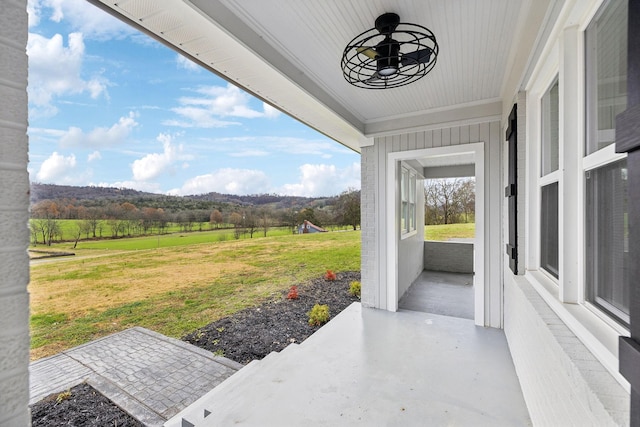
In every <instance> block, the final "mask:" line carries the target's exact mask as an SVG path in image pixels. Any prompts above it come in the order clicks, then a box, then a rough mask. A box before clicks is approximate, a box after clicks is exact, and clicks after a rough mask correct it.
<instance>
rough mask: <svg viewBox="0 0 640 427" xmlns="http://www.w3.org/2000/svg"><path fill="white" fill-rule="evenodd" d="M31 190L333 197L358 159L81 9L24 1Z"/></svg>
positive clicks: (74, 3) (61, 2) (356, 180)
mask: <svg viewBox="0 0 640 427" xmlns="http://www.w3.org/2000/svg"><path fill="white" fill-rule="evenodd" d="M28 7H29V42H28V46H27V53H28V55H29V87H28V91H29V144H30V145H29V158H30V164H29V172H30V175H31V180H32V181H35V182H41V183H53V184H65V185H99V186H113V187H126V188H134V189H137V190H142V191H151V192H155V193H169V194H177V195H187V194H201V193H207V192H210V191H217V192H220V193H231V194H258V193H278V194H287V195H300V196H331V195H335V194H339V193H340V192H342V191H344V190H346V189H348V188H359V186H360V157H359V155H358V154H357V153H355V152H353V151H351V150H350V149H348V148H345V147H343V146H342V145H340V144H339V143H337V142H335V141H333V140H331V139H329V138H327V137H325V136H323V135H321V134H320V133H318V132H316V131H315V130H313V129H311V128H309V127H307V126H305V125H303V124H301V123H299V122H297V121H296V120H294V119H292V118H290V117H288V116H287V115H285V114H282V113H280V112H278V111H277V110H275V109H273V108H272V107H270V106H268V105H265V104H264V103H263V102H262V101H260V100H258V99H255V98H253V97H252V96H250V95H249V94H247V93H245V92H243V91H242V90H240V89H238V88H236V87H234V86H232V85H229V84H228V83H226V82H225V81H224V80H222V79H220V78H219V77H216V76H215V75H213V74H212V73H210V72H207V71H205V70H204V69H201V68H199V67H198V66H196V65H195V64H193V63H192V62H190V61H188V60H186V59H184V58H182V57H181V56H179V55H178V54H177V53H175V52H174V51H172V50H170V49H168V48H166V47H164V46H163V45H161V44H160V43H158V42H156V41H154V40H152V39H151V38H149V37H147V36H145V35H143V34H141V33H138V32H136V31H135V30H133V29H131V28H130V27H128V26H126V25H125V24H122V23H121V22H120V21H118V20H116V19H115V18H112V17H111V16H109V15H107V14H106V13H104V12H102V11H101V10H99V9H97V8H95V7H94V6H92V5H90V4H89V3H87V2H85V1H83V0H31V1H29V6H28Z"/></svg>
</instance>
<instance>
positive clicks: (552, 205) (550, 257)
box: [540, 182, 559, 279]
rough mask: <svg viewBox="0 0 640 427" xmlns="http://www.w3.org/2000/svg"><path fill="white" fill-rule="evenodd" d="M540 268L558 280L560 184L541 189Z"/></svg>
mask: <svg viewBox="0 0 640 427" xmlns="http://www.w3.org/2000/svg"><path fill="white" fill-rule="evenodd" d="M541 193H542V194H541V202H540V207H541V209H540V211H541V215H540V234H541V235H540V267H541V268H543V269H544V270H546V271H547V272H548V273H550V274H551V275H552V276H553V277H555V278H556V279H557V278H558V276H559V270H558V183H557V182H554V183H552V184H549V185H545V186H544V187H542V188H541Z"/></svg>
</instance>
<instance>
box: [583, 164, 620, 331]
mask: <svg viewBox="0 0 640 427" xmlns="http://www.w3.org/2000/svg"><path fill="white" fill-rule="evenodd" d="M585 178H586V230H585V231H586V236H585V237H586V244H587V247H586V251H587V253H586V283H587V298H588V300H589V301H591V302H592V303H594V304H596V305H597V306H598V307H600V308H601V309H603V310H605V311H606V312H607V313H609V314H610V315H612V316H614V317H615V318H616V319H618V320H619V321H620V322H622V323H623V324H628V322H629V224H628V216H627V161H626V159H625V160H621V161H618V162H615V163H612V164H609V165H606V166H603V167H601V168H598V169H595V170H592V171H589V172H587V173H586V176H585Z"/></svg>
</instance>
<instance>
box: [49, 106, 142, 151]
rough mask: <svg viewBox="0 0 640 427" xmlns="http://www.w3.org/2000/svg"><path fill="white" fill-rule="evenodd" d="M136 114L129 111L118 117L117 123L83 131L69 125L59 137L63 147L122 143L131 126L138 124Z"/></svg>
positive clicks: (101, 145)
mask: <svg viewBox="0 0 640 427" xmlns="http://www.w3.org/2000/svg"><path fill="white" fill-rule="evenodd" d="M136 117H137V114H136V113H134V112H130V113H129V115H128V116H126V117H120V119H119V120H118V123H115V124H113V125H112V126H111V127H109V128H106V127H97V128H95V129H93V130H92V131H90V132H89V133H85V132H84V131H83V130H82V129H80V128H77V127H70V128H69V130H67V131H66V132H65V134H64V135H63V136H62V137H61V138H60V144H61V145H62V146H63V147H71V146H83V147H108V146H113V145H116V144H121V143H123V142H124V141H125V140H126V139H127V137H128V136H129V134H130V133H131V131H132V130H133V128H135V127H136V126H138V123H137V122H136V120H135V119H136Z"/></svg>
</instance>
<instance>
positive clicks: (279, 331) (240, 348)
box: [31, 272, 360, 427]
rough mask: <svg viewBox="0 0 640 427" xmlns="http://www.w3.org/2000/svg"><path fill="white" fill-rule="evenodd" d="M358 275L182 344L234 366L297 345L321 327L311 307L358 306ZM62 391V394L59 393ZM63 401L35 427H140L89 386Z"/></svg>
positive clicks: (256, 310)
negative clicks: (354, 288)
mask: <svg viewBox="0 0 640 427" xmlns="http://www.w3.org/2000/svg"><path fill="white" fill-rule="evenodd" d="M354 280H358V281H359V280H360V272H343V273H338V274H337V278H336V280H334V281H328V280H326V279H325V278H318V279H316V280H313V281H312V282H311V283H309V284H303V285H300V286H298V298H297V299H287V294H288V291H287V292H284V293H283V294H282V296H281V297H280V298H277V299H275V300H273V301H268V302H266V303H263V304H261V305H260V306H257V307H252V308H248V309H246V310H242V311H240V312H238V313H236V314H234V315H232V316H229V317H225V318H223V319H220V320H218V321H216V322H213V323H210V324H208V325H207V326H205V327H203V328H200V329H198V330H196V331H194V332H192V333H190V334H188V335H186V336H185V337H183V338H182V339H183V340H184V341H187V342H189V343H191V344H193V345H196V346H198V347H201V348H204V349H206V350H209V351H211V352H214V353H216V354H220V355H224V356H225V357H227V358H229V359H231V360H234V361H236V362H239V363H242V364H247V363H249V362H251V361H252V360H254V359H262V358H263V357H265V356H267V355H268V354H269V353H271V352H272V351H281V350H283V349H284V348H285V347H286V346H287V345H289V344H291V343H301V342H302V341H304V340H305V339H307V338H308V337H309V336H310V335H311V334H313V333H314V332H315V331H317V330H318V329H319V328H320V326H310V325H309V322H308V319H309V317H308V313H309V311H310V310H311V308H312V307H313V306H314V305H315V304H327V305H328V306H329V314H330V316H331V317H334V316H336V315H337V314H338V313H340V312H341V311H342V310H344V309H345V308H347V307H348V306H349V305H350V304H351V303H353V302H355V301H359V299H358V298H357V297H354V296H352V295H350V294H349V285H350V283H351V282H352V281H354ZM62 392H64V390H61V391H60V393H62ZM70 392H71V394H70V396H68V397H67V398H65V399H58V396H59V394H60V393H55V394H52V395H50V396H49V397H46V398H45V399H43V400H41V401H40V402H37V403H35V404H34V405H32V406H31V417H32V425H33V426H34V427H57V426H74V427H106V426H114V427H115V426H118V427H129V426H131V427H138V426H142V424H141V423H140V422H138V421H137V420H135V419H133V418H132V417H131V416H129V415H128V414H127V413H126V412H124V411H122V410H121V409H120V408H119V407H117V406H116V405H115V404H114V403H112V402H111V401H110V400H109V399H107V398H106V397H104V396H103V395H102V394H100V393H99V392H97V391H96V390H95V389H94V388H93V387H91V386H90V385H88V384H80V385H77V386H75V387H73V388H71V390H70Z"/></svg>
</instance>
